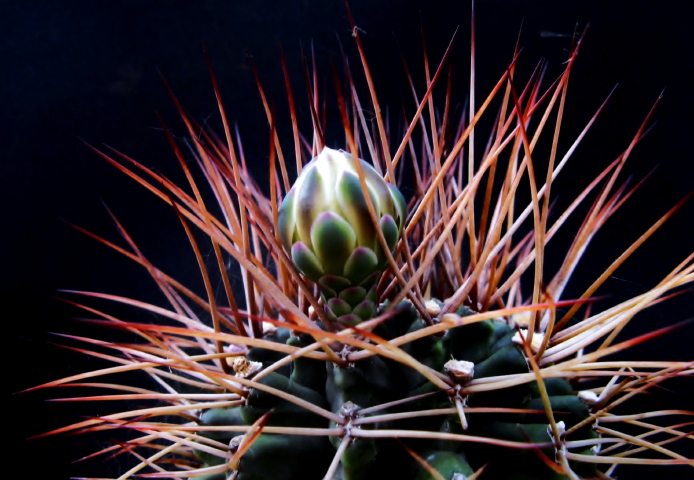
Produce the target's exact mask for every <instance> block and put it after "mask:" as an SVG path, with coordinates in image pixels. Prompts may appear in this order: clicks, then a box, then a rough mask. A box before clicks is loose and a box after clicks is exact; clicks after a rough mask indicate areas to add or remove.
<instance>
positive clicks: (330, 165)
mask: <svg viewBox="0 0 694 480" xmlns="http://www.w3.org/2000/svg"><path fill="white" fill-rule="evenodd" d="M358 161H359V162H360V164H361V168H362V171H363V172H364V178H365V180H366V187H367V192H366V193H367V195H364V192H363V191H362V187H361V184H360V182H359V174H358V172H357V167H356V162H355V160H354V157H352V155H350V154H349V153H347V152H345V151H343V150H333V149H330V148H327V147H326V148H324V149H323V151H321V153H320V154H319V155H318V156H317V157H315V158H314V159H312V160H311V162H309V163H308V164H307V165H306V166H305V167H304V169H303V170H302V171H301V174H300V175H299V177H298V178H297V179H296V182H295V183H294V185H293V186H292V188H291V189H290V190H289V192H288V193H287V196H286V197H285V198H284V200H283V201H282V204H281V205H280V209H279V217H278V229H279V235H280V239H281V241H282V245H283V246H284V248H285V250H286V251H287V252H288V253H289V254H290V256H291V258H292V261H293V262H294V265H295V266H296V268H297V269H298V270H299V271H300V272H301V273H302V274H303V275H304V276H305V277H307V278H308V279H310V280H312V281H314V282H317V283H318V285H319V286H320V289H321V292H322V293H323V295H324V297H325V298H326V299H331V298H336V299H337V298H339V299H340V300H342V302H341V303H340V302H334V303H336V305H335V307H336V309H337V310H339V311H340V313H342V312H344V311H345V308H346V307H345V304H348V305H350V306H351V309H352V310H350V313H349V315H352V317H351V318H352V320H356V319H355V318H354V316H355V315H356V316H357V317H359V318H361V319H362V320H364V318H362V317H363V316H365V315H367V314H368V315H369V317H368V318H370V315H371V314H372V313H373V309H374V306H375V304H374V302H375V298H373V297H374V292H371V289H372V288H374V287H375V284H376V282H377V281H378V279H379V278H380V276H381V273H382V271H383V269H384V268H385V266H386V264H387V257H386V255H385V253H384V252H383V249H382V248H381V244H380V242H379V240H378V234H377V231H376V228H375V226H374V224H373V222H372V220H371V217H370V215H369V210H368V204H367V203H366V202H367V201H369V202H371V204H372V205H373V209H374V211H375V213H376V218H377V220H378V226H377V227H378V228H380V230H381V232H382V233H383V236H384V237H385V240H386V243H387V245H388V248H389V250H390V251H391V253H392V252H393V251H394V249H395V245H396V244H397V241H398V238H399V237H400V233H401V231H402V227H403V224H404V222H405V216H406V209H407V207H406V204H405V199H404V198H403V196H402V194H401V193H400V191H399V190H398V189H397V187H395V186H394V185H391V184H389V183H386V181H385V180H384V179H383V177H382V176H381V175H379V174H378V172H377V171H376V170H375V169H374V168H373V167H372V166H371V165H370V164H368V163H367V162H365V161H364V160H362V159H358ZM366 300H368V301H369V302H370V303H371V304H372V305H371V307H370V308H369V307H368V306H364V305H361V304H362V303H363V302H364V301H366ZM357 306H360V308H359V309H356V311H354V312H353V310H354V309H355V307H357ZM368 312H371V313H368ZM337 316H341V315H337Z"/></svg>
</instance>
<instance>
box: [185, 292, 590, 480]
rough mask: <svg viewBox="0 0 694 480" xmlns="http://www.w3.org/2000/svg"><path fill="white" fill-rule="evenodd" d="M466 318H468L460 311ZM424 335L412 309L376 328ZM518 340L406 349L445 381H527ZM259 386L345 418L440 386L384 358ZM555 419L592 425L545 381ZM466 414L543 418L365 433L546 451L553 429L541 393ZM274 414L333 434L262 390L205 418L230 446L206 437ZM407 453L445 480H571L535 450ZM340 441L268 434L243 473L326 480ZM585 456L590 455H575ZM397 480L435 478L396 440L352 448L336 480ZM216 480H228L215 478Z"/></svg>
mask: <svg viewBox="0 0 694 480" xmlns="http://www.w3.org/2000/svg"><path fill="white" fill-rule="evenodd" d="M459 313H462V314H464V313H466V312H464V311H461V312H459ZM423 327H424V322H423V321H422V320H421V319H420V318H419V316H418V315H417V312H416V310H415V309H414V308H412V307H411V305H410V304H409V303H407V302H403V304H402V305H401V310H400V312H399V313H398V314H397V315H396V316H394V317H393V318H391V319H389V320H388V321H386V322H384V323H382V324H381V325H379V326H378V327H377V328H376V329H375V330H374V333H375V334H377V335H379V336H381V337H383V338H386V339H392V338H395V337H397V336H400V335H402V334H404V333H406V332H408V331H416V330H419V329H421V328H423ZM514 333H515V331H514V330H513V329H511V328H510V327H509V326H508V325H506V323H505V322H503V321H499V320H488V321H484V322H480V323H475V324H472V325H468V326H463V327H457V328H454V329H452V330H450V331H448V332H447V333H446V334H445V335H441V336H429V337H424V338H421V339H419V340H416V341H414V342H411V343H409V344H406V345H403V346H402V347H401V348H402V349H403V350H404V351H405V352H407V353H408V354H410V355H412V356H413V357H415V358H417V359H418V360H419V361H420V362H422V363H423V364H425V365H427V366H429V367H431V368H433V369H436V370H438V371H441V372H443V365H444V364H445V363H446V362H447V361H448V360H450V359H451V358H455V359H456V360H467V361H471V362H474V363H475V378H483V377H492V376H499V375H509V374H514V373H527V372H528V371H529V368H528V365H527V362H526V359H525V356H524V354H523V353H522V352H521V349H520V348H519V347H518V346H517V345H515V344H514V343H513V342H512V340H511V339H512V336H513V334H514ZM269 339H271V340H273V341H276V342H286V343H287V344H289V345H292V346H295V347H303V346H306V345H309V344H311V343H313V339H311V337H308V336H306V335H300V336H293V335H290V334H289V331H287V330H286V329H278V330H277V331H276V332H273V333H272V334H271V336H270V337H269ZM281 356H282V354H279V353H276V352H272V351H269V350H261V349H258V348H253V349H252V351H251V353H250V355H249V357H251V358H252V359H253V360H255V361H261V362H263V363H264V364H269V363H271V362H272V361H275V360H276V359H277V358H279V357H281ZM260 383H262V384H263V385H267V386H269V387H272V388H276V389H278V390H281V391H283V392H287V393H289V394H291V395H294V396H296V397H298V398H301V399H303V400H306V401H308V402H311V403H313V404H314V405H317V406H320V407H322V408H325V409H329V410H331V411H332V412H334V413H337V414H338V415H339V414H340V411H341V409H342V407H343V406H344V405H345V404H346V403H347V402H352V403H353V404H355V405H357V406H359V407H361V408H366V407H370V406H374V405H380V404H383V403H387V402H391V401H394V400H398V399H402V398H407V397H411V396H414V395H417V394H420V393H425V392H436V391H437V390H438V387H435V386H434V385H433V384H431V383H430V382H429V381H428V380H426V379H425V378H424V377H423V376H422V375H421V374H419V373H418V372H415V371H414V370H412V369H411V368H409V367H407V366H405V365H403V364H401V363H398V362H395V361H392V360H389V359H387V358H383V357H379V356H371V357H368V358H366V359H363V360H360V361H358V362H355V363H354V364H351V365H349V366H348V367H347V368H341V367H338V366H336V365H333V364H332V363H326V362H322V361H318V360H311V359H308V358H299V359H296V360H295V361H294V362H292V363H291V365H290V367H289V369H285V370H281V371H278V372H273V373H271V374H269V375H266V376H265V377H263V378H262V379H261V380H260ZM545 387H546V389H547V392H548V395H549V396H550V401H551V404H552V409H553V411H554V412H555V413H554V416H555V419H556V421H563V422H564V423H565V425H566V428H567V429H568V428H570V427H571V426H573V425H575V424H576V423H577V422H579V421H581V420H583V419H585V418H587V417H588V415H589V413H588V410H587V408H586V407H585V405H584V404H583V403H582V402H581V401H580V400H579V399H578V397H577V396H576V395H575V394H574V392H573V389H572V387H571V385H570V384H569V383H568V382H567V381H566V380H564V379H550V380H547V381H546V382H545ZM466 405H467V407H505V408H518V409H533V410H538V411H540V412H542V413H470V412H468V413H467V420H468V424H469V428H468V429H467V430H465V431H464V430H463V428H462V427H461V423H460V418H459V417H458V415H457V414H451V415H437V416H416V415H415V416H414V418H408V419H403V420H397V421H392V422H388V423H383V422H380V423H368V424H364V425H363V426H361V427H360V428H364V429H386V428H387V429H402V430H421V431H434V432H447V433H458V434H466V435H475V436H483V437H488V438H496V439H503V440H512V441H515V442H522V443H528V442H535V443H548V442H551V437H550V434H549V432H548V420H547V417H546V414H545V413H544V406H543V404H542V400H541V398H540V394H539V391H538V388H537V385H535V384H525V385H519V386H514V387H511V388H506V389H501V390H496V391H489V392H481V393H477V394H473V395H470V396H469V397H468V398H467V403H466ZM453 406H454V404H453V403H452V402H451V400H449V398H448V396H447V395H446V393H445V392H440V393H438V394H435V395H430V396H428V397H425V398H422V399H419V400H417V401H414V402H408V403H405V404H402V405H398V406H397V407H394V408H390V409H388V410H380V411H378V412H374V415H382V414H385V413H398V412H411V411H419V410H430V409H436V408H451V407H453ZM267 412H271V414H270V416H269V420H268V422H267V425H269V426H292V427H305V428H327V427H331V426H334V425H330V424H329V421H328V420H326V419H325V418H323V417H321V416H319V415H316V414H314V413H312V412H309V411H308V410H306V409H304V408H302V407H299V406H297V405H295V404H293V403H291V402H288V401H286V400H283V399H280V398H279V397H277V396H275V395H272V394H270V393H267V392H264V391H262V390H259V389H252V390H251V391H250V393H249V395H248V398H247V402H246V404H245V405H242V406H237V407H233V408H226V409H222V408H218V409H211V410H207V411H205V412H204V413H203V414H202V416H201V418H200V425H201V427H202V428H201V429H200V431H199V434H201V435H204V436H206V437H209V438H211V439H214V440H218V441H220V442H222V443H225V444H228V442H229V440H231V438H233V437H235V436H237V435H239V433H238V432H205V431H204V426H207V425H210V426H212V425H214V426H219V425H251V424H252V423H253V422H255V421H256V420H257V419H258V418H260V417H261V416H262V415H263V414H265V413H267ZM594 437H595V433H594V432H593V430H592V429H591V428H590V426H586V427H584V428H582V429H580V430H578V431H577V432H575V433H573V434H572V435H571V438H570V440H577V439H585V438H594ZM401 441H402V442H403V443H404V444H405V445H407V447H409V448H411V449H412V450H413V451H415V452H416V453H417V454H418V455H419V456H420V457H421V458H423V459H424V460H425V461H426V462H427V463H428V464H429V465H431V466H432V467H433V468H434V469H436V470H437V471H438V472H439V473H441V475H443V477H444V478H446V479H450V478H452V477H453V476H454V474H455V473H459V474H463V475H466V476H467V475H470V474H471V473H472V472H473V471H475V470H477V469H478V468H480V467H481V466H483V465H485V464H488V466H487V469H486V471H485V474H484V475H485V477H487V478H495V479H496V478H499V479H521V478H532V479H538V480H544V479H548V480H549V479H557V478H564V477H563V476H562V475H560V474H558V473H556V472H555V471H553V470H552V469H550V468H549V467H548V466H547V465H546V464H545V462H543V460H542V459H541V455H545V456H546V457H547V459H549V460H551V461H554V460H555V452H554V450H553V448H545V449H542V450H541V451H539V452H538V451H536V450H533V449H511V448H502V447H497V446H491V445H487V444H482V443H475V442H458V441H451V440H446V441H442V440H421V439H420V440H415V439H408V438H403V439H402V440H401ZM340 442H341V438H328V437H324V436H298V435H278V434H265V433H263V434H261V435H260V437H259V438H258V439H257V440H256V442H255V443H254V444H253V446H252V447H251V449H250V450H249V451H248V452H247V453H246V454H245V455H244V456H243V458H242V460H241V462H240V465H239V475H238V477H237V478H238V479H240V480H250V479H253V480H255V479H273V480H291V479H297V480H299V479H307V480H310V479H321V478H323V476H324V475H325V472H326V470H327V468H328V466H329V464H330V462H331V461H332V459H333V457H334V455H335V451H336V448H338V446H339V445H340ZM575 453H588V452H575ZM197 456H198V458H199V459H200V460H201V462H203V464H204V465H205V466H212V465H216V464H219V463H221V462H223V461H224V460H223V459H221V458H219V457H215V456H213V455H210V454H207V453H201V452H197ZM572 467H573V468H574V471H575V472H577V473H578V474H580V475H581V476H583V477H585V478H590V477H592V476H594V474H595V465H592V464H588V463H580V464H579V463H572ZM391 476H395V478H414V479H416V480H424V479H427V480H428V479H432V478H433V477H432V475H431V474H430V473H429V472H427V471H426V470H425V469H424V468H423V467H422V466H421V465H420V464H419V462H417V461H416V460H415V459H414V458H413V457H412V456H411V455H410V454H409V453H408V452H407V451H406V450H405V448H404V447H403V446H402V445H401V444H400V443H398V442H397V441H395V440H394V439H391V438H383V439H380V438H379V439H364V438H360V439H357V440H356V441H354V442H353V443H351V444H350V445H349V446H348V447H347V449H346V450H345V453H344V455H343V457H342V461H341V466H340V468H339V469H338V471H337V473H336V476H335V478H336V479H338V480H369V479H374V480H375V479H380V478H386V477H391ZM209 478H210V479H215V480H216V479H217V478H219V479H222V478H224V477H223V475H222V476H211V477H209Z"/></svg>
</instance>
